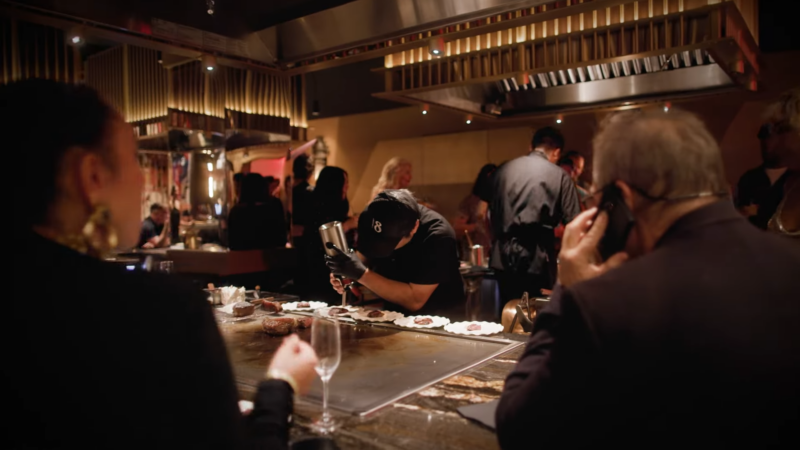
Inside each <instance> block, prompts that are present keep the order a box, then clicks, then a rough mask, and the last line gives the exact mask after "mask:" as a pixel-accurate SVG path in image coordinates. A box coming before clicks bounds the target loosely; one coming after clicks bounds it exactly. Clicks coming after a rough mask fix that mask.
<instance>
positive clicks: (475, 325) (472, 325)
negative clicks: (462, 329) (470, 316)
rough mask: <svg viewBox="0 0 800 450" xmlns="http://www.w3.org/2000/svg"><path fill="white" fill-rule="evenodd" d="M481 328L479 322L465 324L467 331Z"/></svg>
mask: <svg viewBox="0 0 800 450" xmlns="http://www.w3.org/2000/svg"><path fill="white" fill-rule="evenodd" d="M480 329H481V325H480V324H479V323H473V324H470V325H469V326H467V331H478V330H480Z"/></svg>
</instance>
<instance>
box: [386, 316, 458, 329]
mask: <svg viewBox="0 0 800 450" xmlns="http://www.w3.org/2000/svg"><path fill="white" fill-rule="evenodd" d="M419 317H427V318H429V319H431V320H433V322H432V323H431V324H430V325H417V324H415V323H414V319H416V318H419ZM448 323H450V319H448V318H447V317H439V316H409V317H403V318H402V319H397V320H395V321H394V324H395V325H397V326H398V327H405V328H439V327H443V326H445V325H447V324H448Z"/></svg>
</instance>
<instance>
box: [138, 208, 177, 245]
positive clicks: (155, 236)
mask: <svg viewBox="0 0 800 450" xmlns="http://www.w3.org/2000/svg"><path fill="white" fill-rule="evenodd" d="M167 215H168V213H167V209H166V208H165V207H163V206H161V205H159V204H158V203H153V205H152V206H150V216H149V217H147V218H146V219H144V220H143V221H142V230H141V232H140V233H139V244H138V245H137V247H139V248H161V247H166V246H167V245H169V235H168V234H167V233H165V232H164V227H165V226H166V223H167Z"/></svg>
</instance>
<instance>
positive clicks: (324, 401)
mask: <svg viewBox="0 0 800 450" xmlns="http://www.w3.org/2000/svg"><path fill="white" fill-rule="evenodd" d="M328 381H329V379H328V378H323V379H322V421H323V422H326V423H327V422H328V421H330V415H329V414H328Z"/></svg>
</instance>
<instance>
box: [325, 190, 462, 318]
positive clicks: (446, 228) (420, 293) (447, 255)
mask: <svg viewBox="0 0 800 450" xmlns="http://www.w3.org/2000/svg"><path fill="white" fill-rule="evenodd" d="M457 248H458V247H457V242H456V237H455V232H454V231H453V228H452V227H451V226H450V224H449V223H448V222H447V220H445V219H444V217H442V216H441V215H439V213H437V212H435V211H432V210H430V209H428V208H427V207H425V206H422V205H419V204H418V203H417V201H416V200H415V199H414V196H413V195H412V194H411V193H410V192H409V191H407V190H404V189H400V190H386V191H383V192H381V193H379V194H378V195H377V196H376V197H375V198H374V199H373V200H372V202H371V203H370V204H369V205H368V206H367V209H366V210H365V211H364V212H363V213H362V214H361V216H360V217H359V220H358V251H357V252H345V251H343V250H342V249H339V251H338V252H337V253H336V254H335V256H326V259H327V264H328V267H329V268H330V269H331V272H332V273H331V278H330V280H331V284H332V285H333V287H334V289H336V291H337V292H339V293H340V294H341V293H343V290H344V287H343V285H342V282H341V281H340V279H339V278H337V276H338V277H343V278H345V279H350V280H353V281H356V282H358V283H360V284H362V285H364V286H366V287H367V288H369V289H370V290H372V291H373V292H374V293H375V294H377V295H378V296H379V297H380V298H382V299H383V300H385V301H386V302H387V304H386V309H388V310H392V311H398V312H402V313H404V314H410V313H411V314H416V315H419V314H426V315H433V314H441V315H444V314H447V317H450V318H455V317H454V316H458V315H459V314H460V315H463V314H464V302H465V296H464V282H463V279H462V278H461V274H460V273H459V270H458V268H459V260H458V250H457Z"/></svg>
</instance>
